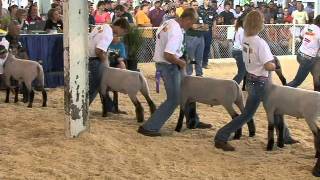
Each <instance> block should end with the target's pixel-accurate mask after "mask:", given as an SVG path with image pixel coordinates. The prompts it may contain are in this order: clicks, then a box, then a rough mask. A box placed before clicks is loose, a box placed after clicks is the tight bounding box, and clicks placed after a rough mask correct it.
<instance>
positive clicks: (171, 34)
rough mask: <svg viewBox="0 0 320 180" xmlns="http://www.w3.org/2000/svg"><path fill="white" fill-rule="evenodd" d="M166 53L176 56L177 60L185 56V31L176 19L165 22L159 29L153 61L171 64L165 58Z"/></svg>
mask: <svg viewBox="0 0 320 180" xmlns="http://www.w3.org/2000/svg"><path fill="white" fill-rule="evenodd" d="M164 52H167V53H170V54H174V55H175V56H176V57H177V58H179V57H181V56H182V55H183V30H182V29H181V27H180V25H179V23H178V22H177V21H176V20H175V19H170V20H168V21H165V22H164V23H163V24H162V25H161V26H160V27H159V28H158V30H157V33H156V46H155V52H154V56H153V60H154V61H155V62H164V63H168V64H170V62H168V61H167V60H166V59H165V58H164Z"/></svg>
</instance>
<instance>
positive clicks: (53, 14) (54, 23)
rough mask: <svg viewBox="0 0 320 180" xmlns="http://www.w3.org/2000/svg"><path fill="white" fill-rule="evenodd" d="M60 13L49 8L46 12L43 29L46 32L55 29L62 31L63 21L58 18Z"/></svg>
mask: <svg viewBox="0 0 320 180" xmlns="http://www.w3.org/2000/svg"><path fill="white" fill-rule="evenodd" d="M60 17H61V16H60V15H59V12H58V10H57V9H50V10H49V12H48V20H47V21H46V25H45V27H44V30H45V31H47V32H48V33H50V32H52V31H57V32H59V33H62V32H63V22H62V20H61V19H60Z"/></svg>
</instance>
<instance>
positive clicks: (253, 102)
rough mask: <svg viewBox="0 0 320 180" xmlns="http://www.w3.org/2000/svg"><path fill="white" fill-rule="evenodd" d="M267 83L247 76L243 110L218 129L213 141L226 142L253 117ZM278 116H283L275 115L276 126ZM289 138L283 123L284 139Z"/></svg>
mask: <svg viewBox="0 0 320 180" xmlns="http://www.w3.org/2000/svg"><path fill="white" fill-rule="evenodd" d="M267 83H268V82H267V81H256V80H251V79H249V78H248V79H247V84H246V89H247V92H248V98H247V101H246V105H245V107H244V112H243V113H242V114H241V115H240V116H238V117H236V118H234V119H232V121H230V122H229V123H228V124H226V125H225V126H223V127H222V128H221V129H219V130H218V132H217V134H216V136H215V141H223V142H227V141H228V139H229V137H230V135H231V134H232V133H234V132H236V131H237V130H238V129H239V128H241V127H242V126H243V125H244V124H245V123H247V122H248V121H250V120H251V119H252V118H253V116H254V114H255V113H256V111H257V109H258V107H259V105H260V102H261V101H262V100H263V97H264V96H265V93H266V85H267ZM279 118H283V116H281V115H275V118H274V123H275V126H276V127H278V124H279ZM290 140H292V139H291V136H290V132H289V129H288V127H287V125H286V124H284V141H285V142H289V141H290Z"/></svg>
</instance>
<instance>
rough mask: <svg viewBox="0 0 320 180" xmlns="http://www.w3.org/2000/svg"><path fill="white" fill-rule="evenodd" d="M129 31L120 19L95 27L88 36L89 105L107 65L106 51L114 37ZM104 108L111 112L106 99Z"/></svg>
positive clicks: (125, 21)
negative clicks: (105, 64)
mask: <svg viewBox="0 0 320 180" xmlns="http://www.w3.org/2000/svg"><path fill="white" fill-rule="evenodd" d="M128 30H129V23H128V21H127V20H125V19H123V18H120V19H118V20H116V21H115V22H114V23H113V24H112V25H108V24H104V25H102V26H96V27H95V28H94V29H93V30H92V32H91V33H90V34H89V105H90V104H91V103H92V102H93V100H94V99H95V97H96V96H97V94H98V91H99V87H100V81H101V78H102V73H103V69H104V63H107V60H108V58H107V50H108V47H109V45H110V44H111V42H112V39H113V37H114V36H122V35H124V34H125V33H126V32H127V31H128ZM105 106H106V107H107V110H108V111H113V110H114V109H113V104H112V102H111V100H110V98H108V101H107V102H106V104H105Z"/></svg>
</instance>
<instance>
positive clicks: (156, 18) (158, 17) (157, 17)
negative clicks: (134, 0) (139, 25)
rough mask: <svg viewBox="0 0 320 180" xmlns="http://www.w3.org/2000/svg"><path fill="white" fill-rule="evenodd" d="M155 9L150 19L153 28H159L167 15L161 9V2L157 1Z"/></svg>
mask: <svg viewBox="0 0 320 180" xmlns="http://www.w3.org/2000/svg"><path fill="white" fill-rule="evenodd" d="M154 7H155V8H154V9H153V10H152V11H150V12H149V18H150V21H151V24H152V26H153V27H159V26H160V24H161V22H162V18H163V16H164V15H165V11H164V10H163V9H162V8H161V1H160V0H157V1H156V2H155V3H154Z"/></svg>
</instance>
